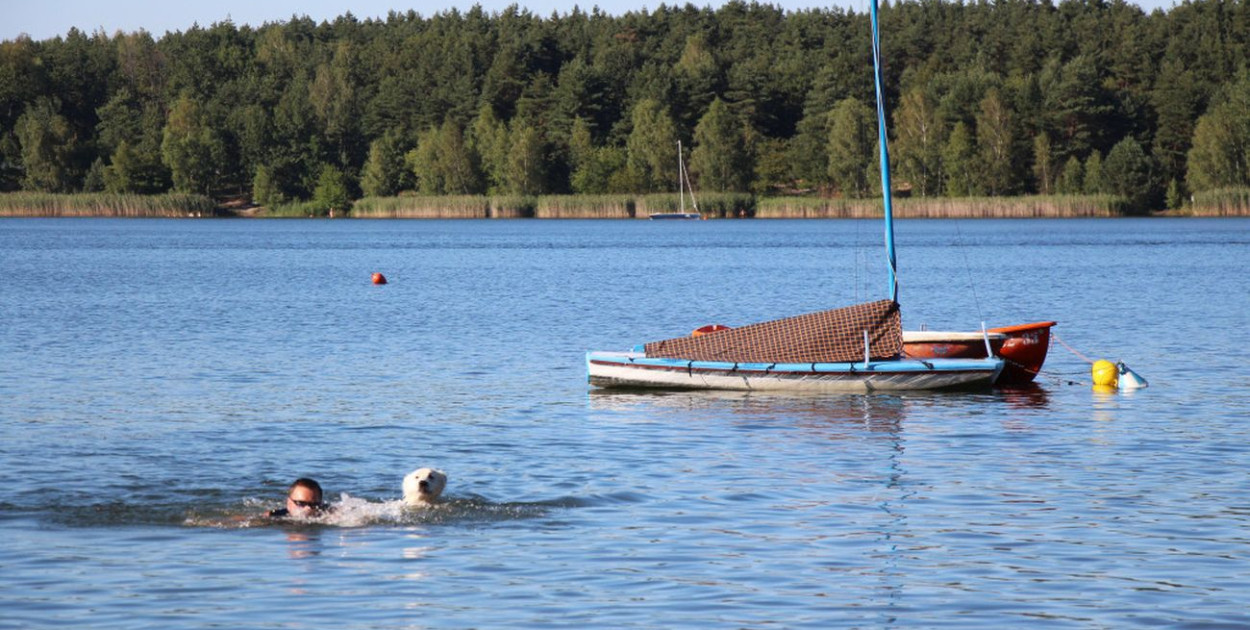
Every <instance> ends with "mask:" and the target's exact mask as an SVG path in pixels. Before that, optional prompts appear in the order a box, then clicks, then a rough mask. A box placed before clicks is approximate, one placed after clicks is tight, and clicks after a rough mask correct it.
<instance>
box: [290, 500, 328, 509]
mask: <svg viewBox="0 0 1250 630" xmlns="http://www.w3.org/2000/svg"><path fill="white" fill-rule="evenodd" d="M291 503H294V504H295V505H296V506H298V507H302V508H310V509H313V510H320V509H321V502H320V501H296V500H295V499H291Z"/></svg>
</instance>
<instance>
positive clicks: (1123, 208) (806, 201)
mask: <svg viewBox="0 0 1250 630" xmlns="http://www.w3.org/2000/svg"><path fill="white" fill-rule="evenodd" d="M883 212H884V210H883V208H882V204H881V200H880V199H821V198H815V197H769V198H764V199H761V200H760V201H759V204H758V206H757V207H756V210H755V217H756V218H760V219H864V218H875V217H880V216H881V215H882V213H883ZM1129 213H1130V212H1129V208H1128V205H1127V203H1126V202H1125V201H1124V200H1123V199H1121V198H1119V197H1115V196H1113V195H1083V196H1052V195H1032V196H1025V197H926V198H913V197H904V198H898V199H895V200H894V216H896V217H898V218H902V219H998V218H1073V217H1118V216H1124V215H1127V214H1129Z"/></svg>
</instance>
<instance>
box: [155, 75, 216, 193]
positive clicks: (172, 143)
mask: <svg viewBox="0 0 1250 630" xmlns="http://www.w3.org/2000/svg"><path fill="white" fill-rule="evenodd" d="M161 157H162V158H163V159H164V162H165V166H167V167H169V170H170V172H171V173H172V175H173V178H174V188H175V189H177V190H179V191H181V192H194V193H203V194H211V193H212V191H213V187H214V186H216V185H217V179H218V174H219V172H220V171H219V165H220V164H221V163H222V162H223V161H224V159H225V147H224V145H223V144H222V141H221V138H219V137H218V135H217V133H216V131H214V130H213V129H212V128H211V127H210V126H209V125H208V124H207V121H206V120H205V118H204V115H203V113H202V111H201V109H200V106H199V105H198V104H197V103H196V101H195V100H193V99H192V98H191V97H190V96H189V95H186V94H184V95H183V96H182V97H181V98H179V99H178V100H177V101H176V102H175V103H174V106H173V107H172V108H171V109H170V110H169V119H168V122H166V123H165V135H164V140H163V141H162V142H161Z"/></svg>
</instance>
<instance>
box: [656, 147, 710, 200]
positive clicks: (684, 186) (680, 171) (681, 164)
mask: <svg viewBox="0 0 1250 630" xmlns="http://www.w3.org/2000/svg"><path fill="white" fill-rule="evenodd" d="M687 190H688V191H689V192H690V205H691V206H692V207H693V208H694V212H686V192H687ZM677 199H678V202H677V203H678V207H679V208H680V211H679V212H654V213H652V214H650V215H647V216H648V217H649V218H651V219H652V220H656V219H702V218H703V214H702V213H700V212H699V202H698V201H696V200H695V198H694V185H693V184H691V183H690V175H689V174H688V173H686V160H685V157H684V156H683V155H682V150H681V140H678V141H677Z"/></svg>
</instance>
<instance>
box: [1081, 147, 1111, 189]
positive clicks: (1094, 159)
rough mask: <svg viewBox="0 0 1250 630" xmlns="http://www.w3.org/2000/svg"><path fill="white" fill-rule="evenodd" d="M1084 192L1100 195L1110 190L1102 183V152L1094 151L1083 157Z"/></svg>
mask: <svg viewBox="0 0 1250 630" xmlns="http://www.w3.org/2000/svg"><path fill="white" fill-rule="evenodd" d="M1084 190H1085V194H1087V195H1101V194H1104V193H1107V192H1110V190H1109V189H1108V188H1107V187H1106V186H1105V185H1104V183H1103V177H1102V154H1101V153H1099V152H1097V151H1094V152H1092V153H1090V154H1089V157H1087V158H1085V183H1084Z"/></svg>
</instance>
